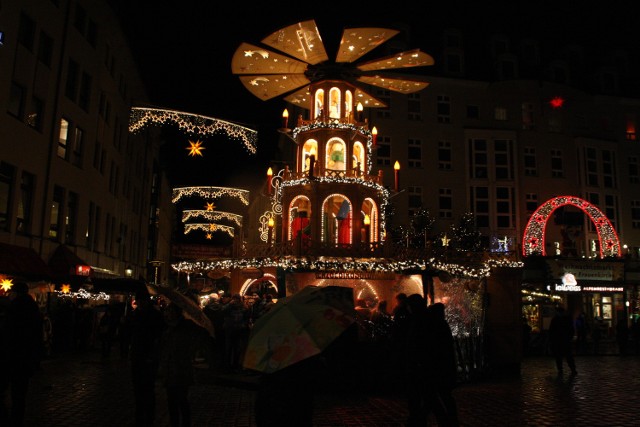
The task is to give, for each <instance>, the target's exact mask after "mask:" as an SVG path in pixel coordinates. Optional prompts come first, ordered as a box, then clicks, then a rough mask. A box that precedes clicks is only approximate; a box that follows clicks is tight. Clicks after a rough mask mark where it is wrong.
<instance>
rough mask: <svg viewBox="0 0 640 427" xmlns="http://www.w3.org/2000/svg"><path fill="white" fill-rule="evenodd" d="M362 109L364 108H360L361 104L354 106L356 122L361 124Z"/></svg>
mask: <svg viewBox="0 0 640 427" xmlns="http://www.w3.org/2000/svg"><path fill="white" fill-rule="evenodd" d="M363 109H364V107H363V106H362V102H358V105H356V111H357V112H358V121H359V122H361V121H362V110H363Z"/></svg>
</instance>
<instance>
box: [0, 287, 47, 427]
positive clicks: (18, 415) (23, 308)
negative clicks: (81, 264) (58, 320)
mask: <svg viewBox="0 0 640 427" xmlns="http://www.w3.org/2000/svg"><path fill="white" fill-rule="evenodd" d="M11 291H12V295H11V302H10V303H9V306H8V308H7V312H6V318H5V323H4V328H3V329H4V330H3V331H2V335H3V336H2V340H3V342H2V347H4V348H3V351H6V353H4V354H3V358H5V357H6V360H7V363H8V365H7V366H6V368H7V369H3V372H2V374H1V375H2V377H1V379H0V392H1V396H0V397H2V403H0V404H1V405H4V402H5V401H6V399H5V395H6V393H7V392H8V391H9V390H10V392H11V407H10V408H5V407H4V406H3V407H2V409H1V410H0V425H7V424H8V425H12V426H21V425H22V423H23V420H24V414H25V409H26V400H27V391H28V389H29V380H30V378H31V377H32V376H33V374H34V372H35V370H36V369H37V368H38V366H39V363H40V356H41V355H42V350H43V345H44V343H43V340H42V333H43V329H42V314H41V313H40V309H39V307H38V304H37V303H36V302H35V300H34V299H33V297H31V295H29V286H28V285H27V284H26V283H24V282H17V283H15V284H14V285H13V288H12V289H11Z"/></svg>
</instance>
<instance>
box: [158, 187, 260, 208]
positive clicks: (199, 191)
mask: <svg viewBox="0 0 640 427" xmlns="http://www.w3.org/2000/svg"><path fill="white" fill-rule="evenodd" d="M193 195H196V196H198V197H202V198H205V199H217V198H219V197H223V196H230V197H236V198H238V199H240V201H241V202H242V203H244V204H245V205H247V206H248V205H249V190H243V189H240V188H228V187H178V188H174V189H173V192H172V194H171V202H172V203H177V202H178V201H179V200H180V199H182V198H183V197H190V196H193Z"/></svg>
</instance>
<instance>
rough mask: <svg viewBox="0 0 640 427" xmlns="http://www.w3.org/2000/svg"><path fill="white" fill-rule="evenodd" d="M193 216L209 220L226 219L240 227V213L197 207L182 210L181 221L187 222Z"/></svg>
mask: <svg viewBox="0 0 640 427" xmlns="http://www.w3.org/2000/svg"><path fill="white" fill-rule="evenodd" d="M193 218H203V219H206V220H207V221H210V222H215V221H220V220H221V219H226V220H228V221H231V222H233V223H235V224H237V225H238V226H239V227H242V215H238V214H234V213H231V212H224V211H209V210H197V209H186V210H183V211H182V222H187V221H189V220H190V219H193Z"/></svg>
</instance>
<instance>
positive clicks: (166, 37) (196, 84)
mask: <svg viewBox="0 0 640 427" xmlns="http://www.w3.org/2000/svg"><path fill="white" fill-rule="evenodd" d="M112 3H113V4H115V5H116V6H115V7H116V8H117V10H118V13H119V15H121V16H122V19H123V25H124V27H125V28H126V29H127V31H128V32H129V34H130V35H131V38H132V45H133V50H134V54H135V56H136V59H137V60H138V65H139V67H140V69H141V71H142V74H143V79H144V80H145V81H146V82H147V84H148V88H147V90H148V94H149V98H150V100H151V104H150V106H154V107H160V108H170V109H177V110H182V111H188V112H191V113H195V114H202V115H205V116H210V117H215V118H218V119H223V120H227V121H230V122H235V123H240V124H244V125H246V126H248V127H251V128H254V129H257V130H258V132H259V134H258V135H259V136H258V138H259V141H258V154H257V155H253V156H252V155H250V154H249V153H248V152H247V151H246V150H245V149H244V148H243V147H242V146H241V145H240V143H238V142H235V141H231V140H228V139H226V138H225V137H214V138H212V139H209V140H207V141H206V142H205V146H206V150H205V151H204V155H205V156H204V158H194V157H187V156H186V153H187V152H186V150H184V147H185V146H186V145H187V142H186V137H184V136H182V137H181V136H180V135H179V134H176V135H175V138H176V139H180V138H182V140H181V142H179V143H177V144H176V147H179V148H174V151H175V152H177V154H176V155H175V156H173V154H172V157H173V158H174V161H173V163H172V166H173V168H172V170H173V173H172V178H173V180H174V183H175V184H176V185H214V186H235V187H242V188H247V189H251V188H250V187H251V186H252V185H255V183H257V182H260V180H261V179H262V177H264V175H265V173H266V169H267V168H268V167H269V166H270V164H269V160H270V159H272V158H274V157H277V153H275V147H276V145H277V141H278V138H279V136H278V132H277V130H276V129H277V128H278V127H280V125H281V114H282V110H283V109H284V108H285V107H286V106H287V105H286V103H285V102H284V101H283V100H282V99H280V98H275V99H272V100H269V101H262V100H260V99H258V98H256V97H255V96H254V95H252V94H250V93H249V91H247V90H246V89H245V88H244V86H243V85H242V83H240V81H239V79H238V77H237V76H235V75H233V74H232V73H231V58H232V56H233V53H234V52H235V50H236V49H237V47H238V46H239V45H240V43H242V42H249V43H254V44H257V45H260V40H262V39H263V38H264V37H265V36H267V35H268V34H270V33H272V32H274V31H276V30H277V29H279V28H282V27H284V26H288V25H291V24H295V23H297V22H300V21H303V20H308V19H315V21H316V24H317V25H318V28H319V31H320V34H321V36H322V39H323V42H324V45H325V48H326V49H327V52H328V54H329V57H330V58H332V57H333V56H334V54H335V50H336V49H337V46H338V42H339V39H340V36H341V34H342V30H343V29H344V28H349V27H360V26H363V27H364V26H379V27H391V28H397V25H398V24H403V25H404V27H403V28H407V29H408V31H403V32H402V33H401V34H399V35H398V36H396V37H405V38H407V37H408V44H409V47H410V48H420V49H422V50H423V51H425V52H426V53H429V54H432V55H433V52H434V48H433V47H434V46H440V45H441V40H440V38H439V34H440V32H441V31H442V29H443V28H446V27H449V26H453V27H458V28H464V29H465V32H467V33H469V34H473V33H476V32H477V33H478V34H485V33H486V32H487V31H490V33H498V32H500V31H504V32H505V33H507V34H511V35H516V36H526V35H531V36H532V37H535V38H538V39H543V38H544V39H545V40H546V41H547V43H550V44H553V45H555V44H565V43H567V42H569V41H575V42H578V43H580V44H582V45H586V46H589V47H591V46H593V48H594V54H597V52H598V50H597V49H605V50H606V49H607V47H608V46H610V45H611V43H612V42H611V40H618V42H621V41H622V43H619V44H625V43H626V44H629V43H634V42H635V43H636V44H638V43H637V41H638V37H637V35H635V34H634V33H633V30H634V28H636V24H635V23H634V22H633V19H635V17H636V16H637V13H635V12H636V11H637V10H638V6H635V5H634V2H632V1H622V2H607V3H606V4H600V3H599V4H598V5H597V6H590V5H588V4H587V2H577V1H564V0H562V1H555V2H545V1H518V0H514V1H491V2H463V1H448V2H446V5H442V4H439V3H436V2H407V3H413V6H404V5H405V4H406V3H405V2H397V1H393V2H388V5H389V6H388V7H383V8H380V7H377V6H373V4H370V5H371V6H370V7H369V6H367V5H368V4H369V3H368V2H364V1H349V2H316V3H317V4H321V3H322V5H321V6H318V7H316V6H313V3H314V2H300V3H296V2H286V3H280V2H261V3H255V4H253V3H251V2H249V3H245V2H239V1H234V2H228V3H225V2H222V1H219V0H216V1H205V0H202V1H196V0H182V1H180V2H150V1H141V0H112ZM442 3H445V2H442ZM608 4H615V5H617V6H616V7H617V9H609V8H606V7H605V6H606V5H608ZM415 5H420V6H419V7H420V9H424V10H417V6H415ZM488 5H489V6H488ZM546 5H550V6H546ZM620 5H622V6H620ZM631 5H634V6H631ZM632 7H633V11H632V10H631V8H632ZM461 12H462V13H461ZM468 40H471V41H473V38H472V37H471V38H468ZM624 40H627V42H624ZM466 48H467V49H468V48H469V46H466ZM635 51H636V53H637V51H638V49H637V48H636V49H635ZM375 52H376V51H375V50H374V51H373V56H372V58H375V57H376V56H375ZM367 58H369V57H367ZM436 60H437V58H436ZM422 70H424V74H425V75H429V67H425V68H423V69H422ZM176 158H180V159H181V160H180V161H176V160H175V159H176Z"/></svg>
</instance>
